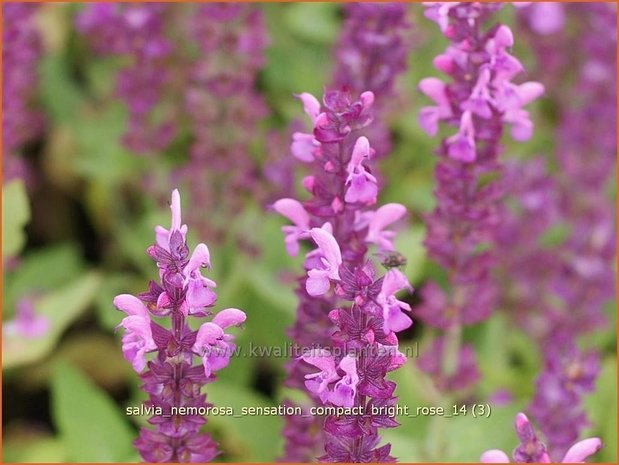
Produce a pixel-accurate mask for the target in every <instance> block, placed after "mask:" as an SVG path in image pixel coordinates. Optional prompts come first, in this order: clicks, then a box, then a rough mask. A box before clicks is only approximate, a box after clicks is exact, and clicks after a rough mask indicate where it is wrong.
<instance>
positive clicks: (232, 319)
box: [213, 308, 247, 329]
mask: <svg viewBox="0 0 619 465" xmlns="http://www.w3.org/2000/svg"><path fill="white" fill-rule="evenodd" d="M246 319H247V315H245V312H243V311H241V310H239V309H238V308H226V309H224V310H222V311H221V312H219V313H218V314H217V315H215V317H214V318H213V323H215V324H216V325H218V326H220V327H222V328H224V329H225V328H227V327H229V326H239V325H241V324H243V322H245V320H246Z"/></svg>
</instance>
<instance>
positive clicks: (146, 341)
mask: <svg viewBox="0 0 619 465" xmlns="http://www.w3.org/2000/svg"><path fill="white" fill-rule="evenodd" d="M180 208H181V207H180V195H179V193H178V191H177V190H174V191H173V192H172V202H171V210H172V223H171V226H170V229H166V228H164V227H162V226H157V227H156V228H155V238H156V242H155V244H154V245H152V246H151V247H149V248H148V250H147V252H148V254H149V255H150V257H151V258H152V259H153V260H154V261H155V262H156V264H157V269H158V271H159V282H155V281H150V282H149V285H148V290H147V291H146V292H143V293H142V294H139V295H138V296H137V297H136V296H133V295H130V294H121V295H118V296H116V297H115V298H114V306H116V308H117V309H119V310H121V311H123V312H125V314H126V315H127V316H126V317H125V318H123V320H122V321H121V323H120V324H119V325H118V326H119V327H122V328H123V329H124V330H125V332H124V335H123V337H122V350H123V354H124V357H125V359H127V361H129V362H130V363H131V365H132V366H133V369H134V370H135V371H136V372H138V373H139V374H140V379H141V380H142V389H143V390H144V391H145V392H146V393H147V394H148V396H149V398H148V400H147V401H146V402H145V403H144V406H145V407H147V408H150V411H154V414H153V415H152V416H151V418H150V419H149V420H148V422H149V423H150V424H151V425H153V429H149V428H142V429H141V430H140V435H139V437H138V438H137V439H136V440H135V441H134V446H135V447H136V449H137V450H138V452H139V453H140V455H141V456H142V458H143V459H144V460H145V461H147V462H209V461H211V460H212V459H213V458H215V456H216V455H217V454H218V450H217V444H216V443H215V442H214V441H213V440H212V438H211V437H210V436H209V435H208V434H206V433H203V432H201V431H200V429H201V427H202V425H203V424H204V423H205V422H206V419H205V418H204V412H203V411H205V410H206V408H207V407H208V406H209V405H210V404H208V403H207V401H206V395H205V394H203V393H202V388H203V386H204V385H206V384H208V383H211V382H213V381H214V380H215V372H216V371H218V370H220V369H222V368H224V367H226V366H227V365H228V363H229V361H230V358H231V356H232V355H233V352H234V349H235V345H234V342H233V341H234V336H233V335H232V334H229V333H228V332H227V331H228V329H229V328H230V327H232V326H239V325H241V324H242V323H243V322H244V321H245V318H246V317H245V313H243V312H242V311H241V310H238V309H236V308H227V309H224V310H221V311H220V312H218V313H217V314H215V315H213V312H212V311H211V308H212V307H213V306H214V305H215V302H216V299H217V296H216V294H215V292H214V291H213V288H214V287H215V282H214V281H212V280H211V279H209V278H207V277H205V276H203V275H202V271H201V270H202V269H203V268H207V269H210V267H211V261H210V253H209V250H208V247H207V246H206V245H205V244H203V243H200V244H198V245H197V246H196V247H195V249H194V251H193V252H192V253H191V254H190V253H189V248H188V246H187V242H186V235H187V225H184V224H182V223H181V210H180ZM205 317H212V318H211V319H210V321H208V322H206V323H203V324H202V325H201V326H200V328H199V329H198V330H197V331H194V330H192V329H191V328H190V326H189V324H188V323H189V319H191V318H205ZM165 320H167V321H168V322H169V329H167V328H166V326H164V325H162V324H159V323H158V321H162V322H163V321H165ZM150 353H153V354H154V356H153V357H150V360H148V361H147V354H150ZM196 359H197V360H200V361H201V363H198V364H194V361H195V360H196ZM145 368H146V371H144V369H145Z"/></svg>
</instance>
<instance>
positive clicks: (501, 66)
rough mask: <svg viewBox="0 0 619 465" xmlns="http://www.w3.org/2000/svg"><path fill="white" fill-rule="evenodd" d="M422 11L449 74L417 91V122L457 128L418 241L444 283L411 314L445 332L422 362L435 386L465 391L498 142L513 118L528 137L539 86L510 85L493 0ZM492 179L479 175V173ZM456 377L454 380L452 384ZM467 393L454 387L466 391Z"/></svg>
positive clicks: (486, 292)
mask: <svg viewBox="0 0 619 465" xmlns="http://www.w3.org/2000/svg"><path fill="white" fill-rule="evenodd" d="M425 6H426V10H425V14H426V17H428V18H429V19H431V20H432V21H435V22H436V23H437V24H438V25H439V27H440V29H441V31H442V32H443V34H444V35H445V37H446V38H447V39H448V40H449V42H450V44H449V47H448V48H447V49H446V51H445V52H444V53H442V54H441V55H439V56H437V57H436V58H435V59H434V66H435V67H436V68H437V69H438V70H439V71H441V72H443V73H445V74H447V75H448V77H449V81H448V82H443V81H442V80H439V79H437V78H434V77H428V78H425V79H423V80H422V81H421V82H420V84H419V90H420V91H421V92H422V93H423V94H425V95H426V96H427V97H429V98H430V99H431V100H432V102H433V105H431V106H427V107H425V108H422V109H421V111H420V114H419V123H420V125H421V128H422V129H423V130H424V131H425V132H426V133H428V134H429V135H431V136H433V135H435V134H436V132H437V130H438V125H439V124H440V123H444V124H447V125H450V126H456V128H457V129H456V133H455V134H453V135H451V136H448V137H446V138H445V139H444V140H443V141H442V142H441V145H440V147H439V150H438V155H439V157H440V158H439V160H438V163H437V165H436V168H435V178H436V184H437V185H436V189H435V191H434V192H435V197H436V201H437V203H436V207H435V208H434V210H433V211H432V212H431V213H430V214H429V215H427V217H426V224H427V235H426V239H425V242H424V244H425V247H426V249H427V250H428V255H429V256H430V258H431V259H432V260H434V261H436V262H437V263H438V264H439V265H441V266H442V267H443V268H444V269H445V270H446V271H447V276H448V289H447V290H443V289H442V288H441V287H439V286H438V285H437V284H435V283H433V282H429V283H427V284H426V285H425V286H424V288H422V290H421V296H422V303H421V304H420V306H418V307H417V308H416V309H415V311H414V315H416V316H418V317H419V318H422V319H423V320H424V321H425V322H426V323H427V324H428V325H430V326H434V327H436V328H439V329H442V330H444V331H445V333H444V335H442V336H439V339H437V340H436V341H435V342H434V347H435V349H436V350H432V351H424V354H423V355H422V356H421V357H420V359H419V367H420V369H421V370H422V371H425V372H426V373H427V374H428V375H429V376H431V377H432V379H433V380H434V382H435V384H436V385H437V387H438V388H439V389H441V390H446V389H447V390H452V389H456V388H457V389H458V390H462V391H464V392H465V391H466V390H467V389H468V388H470V387H471V386H472V384H473V383H474V382H475V381H476V380H477V379H478V372H477V369H476V365H475V360H474V352H473V350H472V348H471V347H469V346H468V345H464V344H462V341H461V340H460V339H461V334H462V331H461V328H462V326H464V325H471V324H475V323H477V322H479V321H481V320H483V319H485V318H487V317H488V316H489V314H490V313H491V312H492V310H493V308H494V307H495V304H496V299H497V286H496V283H495V282H494V281H493V279H492V276H491V270H492V267H493V263H494V261H495V252H494V251H493V250H492V249H489V250H488V249H487V248H486V250H484V248H483V247H481V246H482V245H483V244H485V243H487V242H489V241H490V240H492V239H493V238H494V236H495V234H496V231H497V227H498V226H499V224H500V223H501V221H502V213H503V209H502V206H501V200H502V189H501V184H500V183H499V180H498V179H499V178H500V175H501V173H502V167H501V165H500V164H499V161H498V155H499V149H500V146H499V142H500V140H501V137H502V134H503V131H504V128H505V127H506V126H511V128H512V136H513V137H514V138H515V139H517V140H523V139H526V138H527V137H529V136H530V135H531V131H532V123H531V122H530V120H529V115H528V113H527V112H526V111H525V110H524V109H523V106H524V105H526V104H527V103H529V102H530V101H532V100H533V99H535V98H536V97H538V96H539V95H540V94H541V93H542V92H543V86H542V85H541V84H539V83H535V82H528V83H524V84H520V85H517V84H514V83H513V82H512V79H513V78H514V77H515V76H516V75H517V74H518V73H520V72H521V71H523V67H522V65H521V63H520V62H519V61H518V60H517V59H516V58H515V57H514V56H512V55H511V54H510V53H509V49H510V48H511V46H512V45H513V42H514V37H513V35H512V32H511V30H510V29H509V28H508V27H507V26H505V25H500V24H496V25H494V26H490V27H486V23H487V22H489V20H490V19H491V17H492V14H493V13H494V12H495V11H496V10H497V9H499V8H500V7H501V4H499V3H479V2H472V3H465V2H460V3H458V2H453V3H444V2H443V3H441V2H429V3H426V4H425ZM488 175H492V176H490V178H491V179H495V180H491V181H489V182H480V181H481V180H482V176H488ZM456 380H457V381H460V382H456ZM464 392H463V393H461V394H462V395H464Z"/></svg>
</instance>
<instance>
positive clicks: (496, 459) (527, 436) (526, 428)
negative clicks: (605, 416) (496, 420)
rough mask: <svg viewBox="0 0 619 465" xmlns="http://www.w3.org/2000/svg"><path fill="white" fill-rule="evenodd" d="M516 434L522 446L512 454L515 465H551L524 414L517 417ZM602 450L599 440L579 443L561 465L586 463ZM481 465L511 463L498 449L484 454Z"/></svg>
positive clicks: (544, 448) (591, 439) (568, 453)
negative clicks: (485, 464)
mask: <svg viewBox="0 0 619 465" xmlns="http://www.w3.org/2000/svg"><path fill="white" fill-rule="evenodd" d="M515 429H516V434H517V435H518V439H519V440H520V444H519V445H518V447H516V449H514V452H513V454H512V458H513V460H514V463H551V462H552V461H551V460H550V457H549V456H548V453H547V452H546V446H545V445H544V444H543V443H542V442H540V441H539V439H537V435H536V433H535V431H534V430H533V427H532V426H531V424H530V423H529V419H528V418H527V416H526V415H525V414H524V413H519V414H518V415H516V421H515ZM601 448H602V441H600V439H599V438H589V439H584V440H582V441H579V442H577V443H576V444H574V445H573V446H572V447H570V448H569V450H568V451H567V453H566V454H565V455H564V456H563V458H562V459H561V460H560V462H559V463H584V461H585V460H586V459H587V458H588V457H590V456H591V455H593V454H595V453H596V452H598V451H599V450H600V449H601ZM480 462H481V463H509V457H508V456H507V454H506V453H505V452H503V451H501V450H498V449H491V450H488V451H486V452H484V453H483V454H482V455H481V457H480Z"/></svg>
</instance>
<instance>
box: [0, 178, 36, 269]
mask: <svg viewBox="0 0 619 465" xmlns="http://www.w3.org/2000/svg"><path fill="white" fill-rule="evenodd" d="M29 220H30V204H29V203H28V195H27V194H26V187H25V186H24V183H23V181H22V180H21V179H15V180H13V181H11V182H9V183H7V184H6V185H4V186H2V258H4V257H10V256H14V255H17V254H18V253H19V252H20V250H21V249H22V247H23V246H24V243H25V242H26V235H25V234H24V226H25V225H26V224H27V223H28V221H29Z"/></svg>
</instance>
